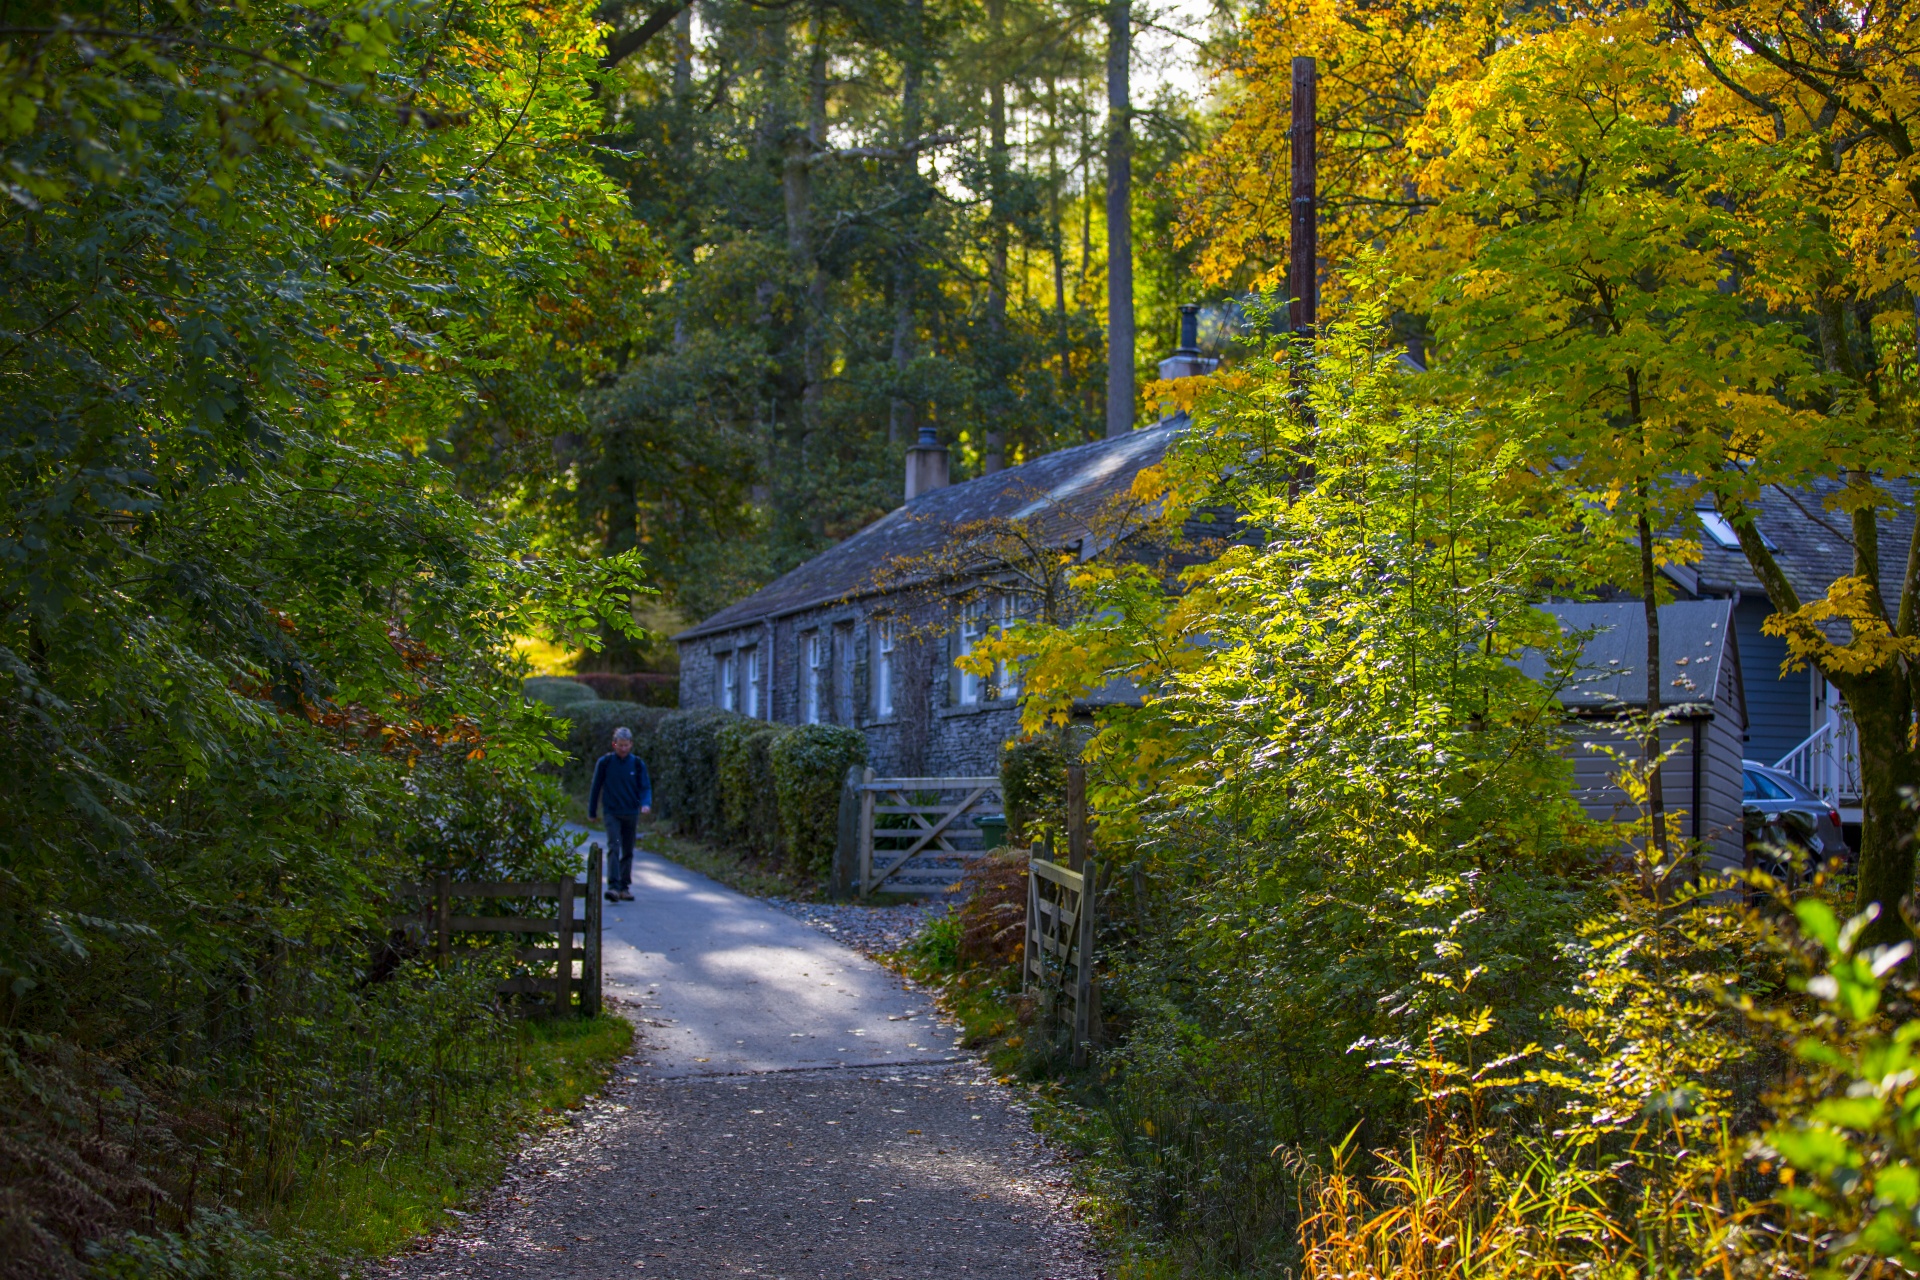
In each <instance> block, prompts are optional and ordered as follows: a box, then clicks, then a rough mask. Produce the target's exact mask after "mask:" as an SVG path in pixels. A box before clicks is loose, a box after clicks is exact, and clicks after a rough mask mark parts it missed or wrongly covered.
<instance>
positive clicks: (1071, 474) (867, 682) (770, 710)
mask: <svg viewBox="0 0 1920 1280" xmlns="http://www.w3.org/2000/svg"><path fill="white" fill-rule="evenodd" d="M1180 310H1181V331H1180V337H1181V343H1180V347H1179V348H1178V349H1177V350H1175V352H1174V353H1173V355H1172V356H1171V357H1169V358H1168V359H1166V360H1163V361H1161V362H1160V376H1161V377H1162V378H1181V377H1195V376H1200V375H1204V374H1207V373H1211V372H1212V371H1213V369H1214V368H1215V367H1216V365H1217V364H1218V361H1217V360H1216V359H1214V358H1212V357H1209V356H1204V355H1202V354H1201V353H1200V351H1199V348H1198V341H1197V339H1198V311H1199V308H1197V307H1191V306H1188V307H1182V308H1181V309H1180ZM1185 423H1186V418H1185V415H1180V416H1178V417H1175V418H1170V419H1165V420H1163V421H1161V422H1158V423H1155V424H1153V425H1151V426H1147V427H1143V428H1141V429H1139V430H1136V431H1131V432H1129V433H1127V434H1126V435H1123V436H1114V437H1110V438H1108V439H1105V440H1096V441H1093V442H1092V443H1090V444H1083V445H1076V446H1074V447H1072V448H1067V449H1060V450H1056V451H1055V452H1053V453H1048V454H1043V455H1041V456H1040V457H1038V458H1035V459H1033V460H1032V461H1030V462H1027V463H1024V464H1022V465H1020V466H1017V467H1007V468H1004V469H1002V470H999V471H993V472H989V473H988V474H985V475H981V476H976V477H974V478H973V479H971V480H966V481H962V482H961V483H959V484H950V483H949V482H948V478H949V470H948V458H947V450H946V449H945V447H944V446H942V445H941V444H940V443H939V442H938V440H936V439H935V437H934V435H933V432H932V429H931V428H925V427H923V428H922V429H921V432H920V438H919V441H918V442H917V443H916V444H915V445H914V446H913V447H912V448H911V449H909V450H908V451H907V465H906V485H905V496H906V501H905V503H904V505H902V506H900V507H897V508H896V509H894V510H893V511H891V512H889V513H888V514H887V515H885V516H882V517H881V518H880V519H878V520H876V521H874V522H873V523H872V524H870V525H868V526H867V527H866V528H864V529H862V530H860V532H858V533H856V534H854V535H853V536H852V537H850V538H848V539H847V540H846V541H845V542H842V543H840V544H839V545H838V546H835V547H833V548H831V549H829V550H827V551H824V552H822V553H821V554H820V555H818V556H816V557H814V558H813V559H812V560H809V561H808V562H807V563H805V564H803V565H801V566H800V567H799V568H797V569H794V570H792V571H791V572H789V573H787V574H785V575H783V576H781V577H780V578H778V579H776V580H775V581H773V582H772V583H769V584H768V585H767V586H765V587H763V588H761V589H760V590H759V591H756V592H755V593H754V594H752V595H750V596H748V597H747V598H746V599H744V600H741V601H739V602H738V603H736V604H732V605H729V606H728V607H727V608H725V609H722V610H721V611H720V612H718V613H716V614H714V615H713V616H712V617H710V618H708V619H706V620H705V621H704V622H702V623H700V624H699V625H698V626H695V627H692V628H690V629H689V630H687V631H684V632H682V633H680V634H679V635H677V636H675V637H674V640H675V642H676V643H677V644H678V645H679V648H680V705H681V706H682V707H700V706H715V707H722V708H725V709H727V710H729V711H737V712H739V713H741V714H742V715H748V716H758V717H762V718H764V719H768V720H775V721H779V722H781V723H784V724H840V725H848V726H851V727H854V728H857V729H860V730H861V731H863V732H864V733H865V734H866V735H867V744H868V750H869V757H868V758H869V760H870V761H871V763H872V766H873V768H874V770H875V771H876V772H877V773H879V774H881V775H883V776H892V777H954V776H983V775H986V774H991V773H994V772H996V771H997V770H998V768H999V757H1000V748H1001V745H1002V744H1003V743H1005V742H1006V741H1007V740H1009V739H1010V738H1012V737H1014V736H1015V735H1016V733H1017V731H1018V726H1019V708H1018V701H1019V687H1018V683H1017V676H1016V674H1015V673H1013V672H1010V671H1006V670H1001V671H998V672H996V673H995V674H994V675H993V676H991V677H988V678H979V677H976V676H973V675H970V674H968V673H965V672H962V671H960V670H959V669H958V668H956V667H955V666H954V665H953V664H954V660H955V659H956V658H958V657H959V656H961V655H962V654H965V653H967V652H968V651H970V650H971V649H972V647H973V646H974V644H976V643H977V642H978V640H979V639H980V637H981V636H983V635H985V634H986V633H987V632H988V630H989V629H990V628H993V627H995V626H997V625H999V624H1001V623H1003V622H1008V621H1011V620H1012V619H1014V618H1016V617H1023V616H1026V617H1034V616H1039V617H1044V616H1046V610H1047V600H1046V596H1047V594H1048V583H1047V581H1046V580H1047V579H1050V578H1052V577H1053V571H1052V566H1053V565H1056V564H1057V562H1058V557H1059V555H1060V554H1061V553H1062V552H1067V553H1071V554H1073V555H1074V556H1076V557H1078V558H1079V559H1081V560H1087V559H1091V558H1092V557H1093V556H1096V555H1099V554H1102V553H1104V552H1108V551H1110V550H1112V549H1113V548H1114V547H1115V546H1116V544H1129V545H1131V544H1132V543H1134V542H1135V541H1137V539H1138V536H1139V535H1140V531H1141V530H1142V528H1143V527H1144V526H1145V525H1146V524H1148V523H1149V522H1150V520H1151V518H1152V515H1153V512H1152V511H1151V510H1150V509H1149V507H1148V505H1147V504H1142V503H1139V502H1137V501H1135V500H1133V499H1132V497H1131V491H1132V488H1133V482H1134V478H1135V477H1136V476H1138V475H1139V474H1140V473H1141V472H1142V471H1143V470H1145V469H1147V468H1148V467H1152V466H1154V465H1156V464H1157V463H1159V461H1160V460H1161V459H1162V458H1163V457H1165V456H1166V452H1167V447H1168V445H1169V444H1170V443H1171V442H1172V441H1173V440H1174V439H1175V438H1176V437H1177V436H1178V434H1179V432H1180V431H1181V429H1182V428H1183V427H1184V425H1185ZM1115 696H1124V695H1120V694H1116V695H1115Z"/></svg>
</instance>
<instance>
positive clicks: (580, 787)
mask: <svg viewBox="0 0 1920 1280" xmlns="http://www.w3.org/2000/svg"><path fill="white" fill-rule="evenodd" d="M559 713H560V714H561V715H563V716H565V717H566V720H567V732H566V734H565V736H563V737H562V738H561V740H560V747H561V750H563V751H565V752H566V753H567V760H566V763H565V764H563V765H562V766H561V767H560V782H561V785H562V786H564V787H566V789H567V790H568V791H571V792H574V793H576V794H579V793H583V792H585V791H586V790H587V789H588V788H589V787H591V786H592V785H593V765H594V762H595V761H596V760H598V759H599V758H600V757H601V756H603V755H605V754H607V752H609V751H611V750H612V749H613V731H614V730H615V729H618V728H621V727H623V726H624V727H625V728H628V729H631V730H633V750H634V754H635V755H637V756H639V757H640V758H641V759H642V760H644V761H646V762H647V769H648V771H649V772H650V773H651V772H653V771H654V769H655V767H656V766H655V765H654V755H655V754H656V751H657V748H658V730H659V728H660V721H661V720H663V719H665V718H666V715H667V713H666V712H665V711H663V710H662V709H660V708H659V707H643V706H640V705H638V704H637V703H632V702H602V701H601V700H600V699H598V698H595V699H593V700H592V701H590V702H576V703H573V704H571V705H570V706H566V707H562V708H560V709H559ZM657 785H658V784H657V783H656V786H657Z"/></svg>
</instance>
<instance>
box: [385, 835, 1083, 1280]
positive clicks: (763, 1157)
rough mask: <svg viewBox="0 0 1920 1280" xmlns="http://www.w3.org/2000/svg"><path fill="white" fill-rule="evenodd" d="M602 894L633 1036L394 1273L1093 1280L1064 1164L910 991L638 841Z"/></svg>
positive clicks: (611, 960) (614, 975)
mask: <svg viewBox="0 0 1920 1280" xmlns="http://www.w3.org/2000/svg"><path fill="white" fill-rule="evenodd" d="M634 895H635V898H636V901H634V902H632V903H628V904H623V905H622V906H620V907H619V908H615V907H614V906H613V905H612V904H608V906H607V917H606V944H605V951H604V955H605V963H606V967H607V976H608V992H609V994H610V995H611V996H612V997H614V998H615V999H616V1000H618V1001H619V1002H620V1003H619V1004H618V1005H617V1006H616V1007H617V1008H619V1009H620V1011H621V1012H623V1013H625V1014H627V1015H628V1016H629V1017H632V1018H633V1019H634V1020H635V1021H636V1023H638V1025H639V1031H640V1049H639V1051H638V1052H637V1053H636V1054H635V1055H634V1057H633V1058H631V1059H629V1060H628V1061H627V1062H626V1063H624V1064H623V1065H622V1068H621V1071H620V1074H619V1076H618V1077H617V1079H616V1080H615V1082H614V1084H613V1086H612V1087H611V1088H610V1089H609V1090H608V1092H607V1093H606V1095H605V1096H603V1097H601V1098H599V1099H597V1100H595V1102H594V1103H593V1104H591V1105H590V1106H589V1107H587V1108H586V1109H585V1110H584V1111H583V1112H581V1113H580V1114H578V1115H577V1116H575V1117H574V1118H573V1122H572V1123H571V1124H569V1125H568V1126H567V1127H566V1128H564V1129H561V1130H556V1131H555V1132H553V1133H551V1134H548V1135H546V1136H544V1137H543V1138H541V1139H540V1140H538V1141H537V1142H536V1143H535V1144H534V1145H533V1146H532V1147H530V1148H529V1149H528V1150H527V1151H526V1152H525V1153H524V1154H523V1155H522V1156H521V1157H520V1159H518V1160H517V1161H516V1162H515V1165H514V1167H513V1169H512V1170H511V1171H510V1173H509V1176H508V1178H507V1180H506V1182H505V1184H504V1185H503V1186H502V1187H501V1188H500V1189H499V1191H498V1192H497V1193H496V1194H495V1195H493V1196H492V1197H491V1198H490V1199H489V1200H488V1201H487V1203H486V1204H484V1205H482V1206H480V1207H479V1208H478V1210H477V1211H476V1212H475V1213H473V1214H471V1215H470V1216H467V1217H466V1218H465V1219H464V1220H463V1226H462V1228H461V1229H460V1230H458V1231H456V1232H450V1233H447V1234H444V1235H442V1236H440V1237H436V1238H435V1239H434V1240H432V1241H430V1242H428V1244H427V1246H426V1247H425V1248H423V1249H421V1250H419V1251H417V1252H415V1253H412V1254H409V1255H407V1256H406V1257H404V1258H401V1259H398V1260H396V1261H395V1262H394V1263H392V1264H390V1266H389V1267H388V1269H387V1274H388V1275H390V1276H393V1277H396V1278H402V1277H404V1278H408V1280H416V1278H417V1280H426V1278H428V1277H460V1278H462V1280H465V1278H469V1277H473V1278H477V1277H482V1276H529V1277H538V1278H551V1280H588V1278H591V1280H609V1278H611V1277H615V1276H619V1277H634V1276H659V1277H667V1278H668V1280H707V1278H708V1277H723V1276H765V1277H788V1278H790V1280H841V1278H842V1277H853V1276H857V1277H890V1278H892V1277H897V1278H898V1280H929V1278H935V1277H947V1276H960V1277H980V1278H982V1280H1096V1278H1097V1277H1099V1276H1100V1275H1101V1274H1102V1273H1101V1270H1100V1268H1099V1266H1098V1264H1097V1262H1095V1261H1094V1259H1093V1254H1092V1252H1091V1250H1090V1248H1089V1246H1088V1243H1087V1239H1086V1233H1085V1231H1084V1229H1083V1228H1082V1227H1081V1226H1080V1225H1079V1224H1078V1223H1077V1222H1075V1221H1074V1220H1073V1218H1072V1216H1071V1214H1070V1213H1069V1212H1068V1203H1069V1200H1070V1193H1069V1191H1068V1187H1067V1181H1066V1177H1065V1173H1064V1170H1063V1169H1062V1168H1061V1167H1060V1165H1059V1164H1058V1163H1057V1162H1056V1161H1055V1160H1054V1158H1053V1157H1052V1156H1051V1155H1050V1153H1049V1152H1048V1151H1047V1150H1046V1149H1045V1148H1044V1147H1043V1146H1042V1145H1041V1143H1040V1142H1039V1140H1038V1139H1037V1138H1036V1137H1035V1135H1034V1133H1033V1130H1032V1125H1031V1123H1030V1119H1029V1117H1028V1115H1027V1113H1026V1110H1025V1108H1024V1107H1023V1106H1021V1105H1020V1103H1019V1102H1018V1100H1017V1099H1015V1098H1014V1097H1013V1095H1012V1094H1011V1093H1010V1092H1009V1091H1007V1090H1006V1089H1004V1088H1002V1087H1001V1086H1000V1085H998V1084H997V1083H995V1082H994V1081H993V1080H992V1078H991V1077H990V1076H989V1075H988V1074H987V1073H986V1072H985V1070H984V1069H982V1068H981V1067H980V1066H979V1065H978V1063H977V1062H975V1061H974V1059H973V1058H972V1057H971V1055H968V1054H965V1053H963V1052H962V1051H961V1050H960V1049H959V1048H958V1046H957V1045H956V1044H955V1035H954V1032H953V1030H952V1028H951V1027H949V1026H945V1025H943V1024H942V1023H941V1022H940V1021H939V1020H938V1019H937V1018H936V1017H935V1016H934V1015H933V1013H932V1009H931V1004H930V1002H929V1001H928V1000H927V998H926V997H925V995H924V994H923V993H921V992H917V991H912V990H909V989H908V988H907V987H906V986H905V985H904V984H903V983H902V982H901V981H900V980H899V979H898V978H896V977H895V976H894V975H893V974H891V973H889V972H888V971H887V970H885V969H883V968H881V967H880V966H879V965H877V964H875V963H873V962H872V961H870V960H868V959H866V958H865V957H863V956H861V955H860V954H859V953H857V952H855V951H852V950H850V949H848V948H846V947H843V946H841V945H840V944H838V943H836V942H834V941H833V940H831V939H830V938H828V937H826V936H825V935H823V934H821V933H819V932H817V931H815V930H814V929H812V928H810V927H808V926H807V925H805V924H803V923H801V922H800V921H798V920H795V919H793V918H791V917H789V916H787V915H785V914H783V913H782V912H780V911H777V910H775V909H774V908H772V907H769V906H766V905H764V904H762V903H759V902H756V901H754V900H753V899H750V898H746V897H743V896H741V895H739V894H736V893H734V892H732V891H731V890H729V889H727V888H725V887H723V886H721V885H719V884H716V883H714V882H713V881H711V880H708V879H706V878H705V877H703V876H700V875H696V874H694V873H693V872H690V871H687V870H685V869H684V868H682V867H679V866H677V865H675V864H673V863H670V862H667V861H666V860H665V859H662V858H659V857H656V856H654V855H652V854H645V855H642V857H641V858H638V859H636V866H635V870H634Z"/></svg>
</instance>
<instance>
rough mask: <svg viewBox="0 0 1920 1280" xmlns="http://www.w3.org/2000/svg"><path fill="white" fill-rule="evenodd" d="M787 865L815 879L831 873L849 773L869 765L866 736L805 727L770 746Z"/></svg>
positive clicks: (832, 728)
mask: <svg viewBox="0 0 1920 1280" xmlns="http://www.w3.org/2000/svg"><path fill="white" fill-rule="evenodd" d="M768 754H769V756H770V757H771V761H772V764H773V778H774V784H775V788H776V791H777V794H778V796H779V801H780V826H781V828H782V830H783V831H784V832H785V834H786V839H787V858H788V862H789V864H790V865H791V866H793V867H794V868H795V869H797V870H800V871H805V872H809V873H811V874H814V875H826V874H827V873H828V872H829V871H831V870H832V866H833V850H834V845H835V844H836V842H837V841H838V838H839V831H840V788H841V786H842V784H843V783H844V782H845V781H846V777H847V770H848V769H851V768H853V767H854V766H856V765H864V764H865V763H866V762H867V736H866V735H865V734H863V733H861V732H860V731H859V730H858V729H848V728H845V727H843V726H840V725H831V724H808V725H801V726H800V727H799V728H797V729H794V730H792V731H791V732H789V733H786V734H784V735H782V736H781V737H780V739H779V740H778V741H776V742H774V743H773V744H771V749H770V751H769V753H768Z"/></svg>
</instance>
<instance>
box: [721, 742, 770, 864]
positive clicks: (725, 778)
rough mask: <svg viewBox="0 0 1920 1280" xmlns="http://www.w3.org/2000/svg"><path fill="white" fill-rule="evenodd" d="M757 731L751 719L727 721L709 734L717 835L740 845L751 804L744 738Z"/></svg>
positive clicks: (749, 768) (750, 779)
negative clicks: (716, 781)
mask: <svg viewBox="0 0 1920 1280" xmlns="http://www.w3.org/2000/svg"><path fill="white" fill-rule="evenodd" d="M758 732H760V726H758V725H756V724H755V723H754V722H753V721H752V720H744V719H743V720H729V721H727V723H725V724H723V725H721V726H720V728H719V729H718V730H716V731H715V732H714V735H713V765H714V768H715V769H716V770H717V771H718V775H719V786H720V834H721V835H723V836H725V837H726V838H727V839H729V840H733V841H736V842H739V843H742V844H744V843H745V842H746V839H747V810H748V808H749V806H751V805H752V803H753V776H752V773H751V763H750V761H749V759H748V757H747V739H748V738H750V737H752V736H753V735H754V734H756V733H758Z"/></svg>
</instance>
